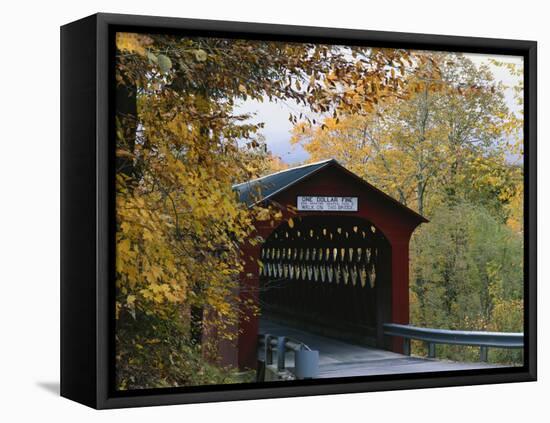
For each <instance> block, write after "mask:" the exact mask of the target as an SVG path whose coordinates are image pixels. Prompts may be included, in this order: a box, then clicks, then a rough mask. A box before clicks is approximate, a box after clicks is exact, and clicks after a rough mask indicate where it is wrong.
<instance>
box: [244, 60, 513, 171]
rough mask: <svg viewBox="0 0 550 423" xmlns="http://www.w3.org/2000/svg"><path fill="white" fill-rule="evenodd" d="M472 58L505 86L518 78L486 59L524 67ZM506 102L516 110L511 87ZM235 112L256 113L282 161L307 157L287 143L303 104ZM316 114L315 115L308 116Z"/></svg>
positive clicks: (253, 104)
mask: <svg viewBox="0 0 550 423" xmlns="http://www.w3.org/2000/svg"><path fill="white" fill-rule="evenodd" d="M465 55H466V56H467V57H469V58H470V59H472V61H473V62H474V63H476V64H478V65H479V64H482V63H487V64H488V65H489V67H490V68H491V70H492V72H493V75H494V77H495V79H496V81H502V82H503V83H504V84H505V85H506V86H509V87H511V86H513V85H515V84H516V83H517V78H516V77H513V76H511V75H510V74H509V73H508V71H507V70H506V69H503V68H500V67H496V66H493V65H491V64H490V63H489V62H488V60H489V58H493V59H496V60H499V61H502V62H510V63H516V64H518V65H521V66H523V59H522V58H521V57H516V56H497V55H485V54H465ZM505 96H506V103H507V104H508V107H509V108H510V109H511V110H513V111H515V112H517V111H518V106H517V105H516V102H515V100H514V95H513V92H512V90H511V89H507V90H506V93H505ZM237 111H238V112H240V113H255V116H254V117H253V118H252V119H251V120H250V121H251V122H264V124H265V126H264V129H263V130H262V134H263V135H264V136H265V140H266V143H267V146H268V148H269V150H271V152H272V153H273V154H274V155H276V156H279V157H280V158H281V159H282V160H283V161H284V162H285V163H288V164H289V165H293V164H297V163H301V162H303V161H304V160H306V159H307V158H308V153H307V152H306V151H304V150H303V149H302V148H301V147H300V146H297V145H290V137H291V130H292V126H293V125H292V124H291V123H290V122H289V120H288V116H289V114H290V113H291V112H292V113H296V111H298V113H299V112H303V113H304V114H305V113H309V115H310V116H311V112H309V110H307V109H305V108H304V107H301V106H298V105H297V104H296V103H294V102H292V101H287V102H279V103H274V102H269V101H265V102H263V103H260V102H258V101H252V100H248V101H246V102H244V103H242V104H241V105H239V106H238V108H237ZM311 117H315V116H311Z"/></svg>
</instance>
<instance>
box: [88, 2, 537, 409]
mask: <svg viewBox="0 0 550 423" xmlns="http://www.w3.org/2000/svg"><path fill="white" fill-rule="evenodd" d="M95 16H96V17H97V20H96V22H97V53H96V54H97V63H96V80H97V101H96V110H97V124H96V130H97V132H96V148H97V158H96V160H97V161H96V164H97V167H96V169H97V193H96V196H97V234H96V236H97V238H96V240H97V256H96V257H97V274H96V275H97V286H96V292H97V298H96V306H97V313H96V317H97V340H96V341H97V342H96V345H97V363H96V364H97V366H96V369H97V375H96V381H97V385H96V386H97V402H96V404H95V406H96V408H98V409H106V408H120V407H137V406H153V405H170V404H184V403H200V402H214V401H233V400H246V399H264V398H281V397H294V396H310V395H325V394H343V393H359V392H372V391H388V390H403V389H422V388H433V387H451V386H464V385H479V384H495V383H507V382H526V381H535V380H536V379H537V350H536V348H537V347H536V345H537V344H536V330H537V322H536V316H537V307H536V306H537V304H536V273H537V272H536V270H537V269H536V265H537V259H536V252H537V244H536V239H537V237H536V228H537V225H536V187H537V184H536V171H537V163H536V161H537V160H536V135H537V132H536V110H537V104H536V98H537V97H536V94H537V93H536V86H537V84H536V77H537V69H536V63H537V60H536V56H537V43H536V42H535V41H522V40H505V39H491V38H476V37H456V36H447V35H430V34H411V33H401V32H384V31H368V30H350V29H334V28H318V27H302V26H288V25H273V24H257V23H243V22H227V21H211V20H197V19H184V18H164V17H153V16H136V15H119V14H103V13H99V14H97V15H95ZM118 26H120V27H124V26H135V27H143V28H146V29H149V28H158V29H159V30H164V29H168V30H201V31H223V32H230V33H234V34H235V35H240V34H247V35H251V34H252V35H253V34H258V35H262V34H263V35H269V34H274V35H276V36H283V35H284V36H288V35H290V36H291V37H305V38H316V37H320V38H323V39H332V40H334V41H338V40H343V41H346V40H358V41H365V42H390V43H395V44H399V45H402V46H403V45H406V46H407V48H425V49H433V50H453V51H464V52H466V51H468V52H481V51H483V52H488V51H493V50H494V51H500V52H501V53H502V54H519V55H522V56H523V57H524V58H525V65H526V68H525V69H526V72H525V107H526V115H527V117H528V119H527V120H526V123H525V135H526V137H525V140H526V146H527V149H526V158H525V160H526V164H527V166H526V169H527V171H528V175H529V177H528V179H527V178H526V180H525V186H526V190H527V193H526V199H527V201H526V202H525V210H526V212H528V213H526V214H525V222H526V225H525V227H526V228H528V242H527V244H526V262H527V263H528V274H527V276H528V278H527V279H526V281H525V283H526V292H527V294H528V295H527V296H526V297H525V299H526V307H525V317H527V322H528V326H527V327H526V345H525V348H526V350H527V353H526V354H525V358H526V361H527V363H526V365H525V366H524V367H523V368H521V371H518V372H515V373H497V374H474V375H456V376H454V375H453V376H447V375H445V376H438V375H437V373H435V374H431V375H430V374H419V375H415V376H411V375H410V374H409V375H408V376H409V377H408V378H407V379H400V380H382V381H378V380H377V381H365V382H355V381H350V382H342V383H323V384H315V385H307V386H273V387H262V388H247V389H232V390H223V391H210V392H190V393H159V394H151V395H135V396H134V395H132V396H130V395H128V396H123V395H118V394H117V396H112V395H111V394H110V392H109V380H110V376H111V375H110V374H109V368H110V365H109V363H110V361H109V348H110V347H111V346H110V345H109V316H110V315H111V314H110V310H109V283H108V282H109V260H110V257H109V255H110V250H109V225H110V224H111V223H110V222H109V195H110V193H109V177H108V172H109V165H108V164H109V113H110V109H109V79H108V70H109V62H108V60H109V48H110V46H109V30H110V27H118ZM413 45H414V46H416V47H408V46H413ZM518 370H519V369H518Z"/></svg>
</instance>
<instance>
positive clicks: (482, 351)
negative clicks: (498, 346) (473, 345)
mask: <svg viewBox="0 0 550 423" xmlns="http://www.w3.org/2000/svg"><path fill="white" fill-rule="evenodd" d="M479 359H480V360H481V361H484V362H485V363H487V361H489V348H487V347H484V346H483V347H479Z"/></svg>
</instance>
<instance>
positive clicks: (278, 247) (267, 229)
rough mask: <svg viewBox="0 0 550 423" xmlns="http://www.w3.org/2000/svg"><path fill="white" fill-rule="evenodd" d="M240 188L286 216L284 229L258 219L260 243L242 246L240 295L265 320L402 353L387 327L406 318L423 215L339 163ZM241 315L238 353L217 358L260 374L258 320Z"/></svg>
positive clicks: (225, 351)
mask: <svg viewBox="0 0 550 423" xmlns="http://www.w3.org/2000/svg"><path fill="white" fill-rule="evenodd" d="M234 189H235V190H236V191H237V192H238V195H239V198H240V200H241V201H243V202H245V203H247V204H248V205H249V206H250V207H252V206H254V205H256V204H267V203H271V204H273V205H274V206H276V207H279V208H280V210H281V212H282V213H283V220H282V221H281V223H280V224H279V225H278V226H277V225H275V226H274V227H273V226H272V225H271V224H270V222H257V223H256V229H257V235H259V236H261V237H262V238H263V240H264V242H263V244H261V245H250V244H247V245H244V246H243V253H244V257H245V258H246V266H245V269H244V271H243V273H242V276H241V294H240V295H241V296H242V297H246V298H249V299H251V300H252V303H253V304H254V305H256V306H257V307H259V309H260V310H261V314H262V316H269V318H273V319H280V320H284V321H291V322H293V323H294V324H296V325H300V326H301V327H306V328H307V329H308V330H311V331H312V332H317V333H321V334H324V335H326V336H333V337H338V338H342V339H347V340H353V341H354V342H359V343H364V344H367V345H371V346H375V347H377V348H384V349H390V350H393V351H396V352H400V349H401V343H400V342H399V339H394V340H393V341H392V340H391V339H389V338H387V337H385V336H384V334H383V324H384V323H390V322H391V323H401V324H407V323H408V322H409V241H410V238H411V235H412V233H413V231H414V229H415V228H416V227H417V226H418V225H419V224H420V223H423V222H427V220H426V219H425V218H424V217H422V216H421V215H419V214H418V213H416V212H414V211H413V210H411V209H409V208H407V207H405V206H404V205H403V204H401V203H399V202H398V201H396V200H395V199H393V198H392V197H390V196H389V195H387V194H385V193H384V192H382V191H380V190H379V189H377V188H375V187H374V186H372V185H371V184H369V183H368V182H366V181H365V180H364V179H362V178H360V177H358V176H357V175H355V174H354V173H352V172H350V171H349V170H347V169H346V168H345V167H343V166H342V165H340V164H339V163H338V162H337V161H336V160H334V159H330V160H325V161H322V162H318V163H313V164H309V165H305V166H299V167H295V168H291V169H287V170H283V171H281V172H277V173H274V174H271V175H268V176H264V177H262V178H259V179H255V180H252V181H249V182H245V183H242V184H238V185H236V186H234ZM289 219H291V220H290V221H289ZM242 311H243V316H242V318H241V320H240V328H239V329H240V331H239V337H238V341H237V345H236V347H237V348H235V347H234V346H233V347H230V346H228V345H226V346H225V347H224V348H222V351H221V353H222V356H223V361H224V362H226V363H227V364H238V366H239V367H240V368H254V367H255V366H256V350H257V335H258V325H259V318H258V316H257V315H255V314H254V313H252V312H251V310H250V309H246V308H243V310H242Z"/></svg>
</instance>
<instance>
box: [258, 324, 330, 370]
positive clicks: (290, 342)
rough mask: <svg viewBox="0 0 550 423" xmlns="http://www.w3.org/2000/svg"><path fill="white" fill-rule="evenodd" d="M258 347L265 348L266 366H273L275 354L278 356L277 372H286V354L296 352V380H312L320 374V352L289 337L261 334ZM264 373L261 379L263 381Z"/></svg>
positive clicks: (264, 363)
mask: <svg viewBox="0 0 550 423" xmlns="http://www.w3.org/2000/svg"><path fill="white" fill-rule="evenodd" d="M258 345H259V346H261V347H264V356H263V360H260V361H261V362H262V366H263V369H261V370H263V371H265V366H268V365H271V364H273V352H274V351H275V353H276V355H277V371H280V372H281V371H284V370H285V362H286V353H287V352H294V376H295V377H296V379H311V378H313V377H315V376H317V374H318V373H319V351H315V350H312V349H311V348H309V347H308V346H307V345H306V344H304V343H303V342H300V341H298V340H295V339H292V338H289V337H287V336H274V335H270V334H261V335H259V337H258ZM262 373H263V372H262V371H260V372H259V379H263V375H262Z"/></svg>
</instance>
